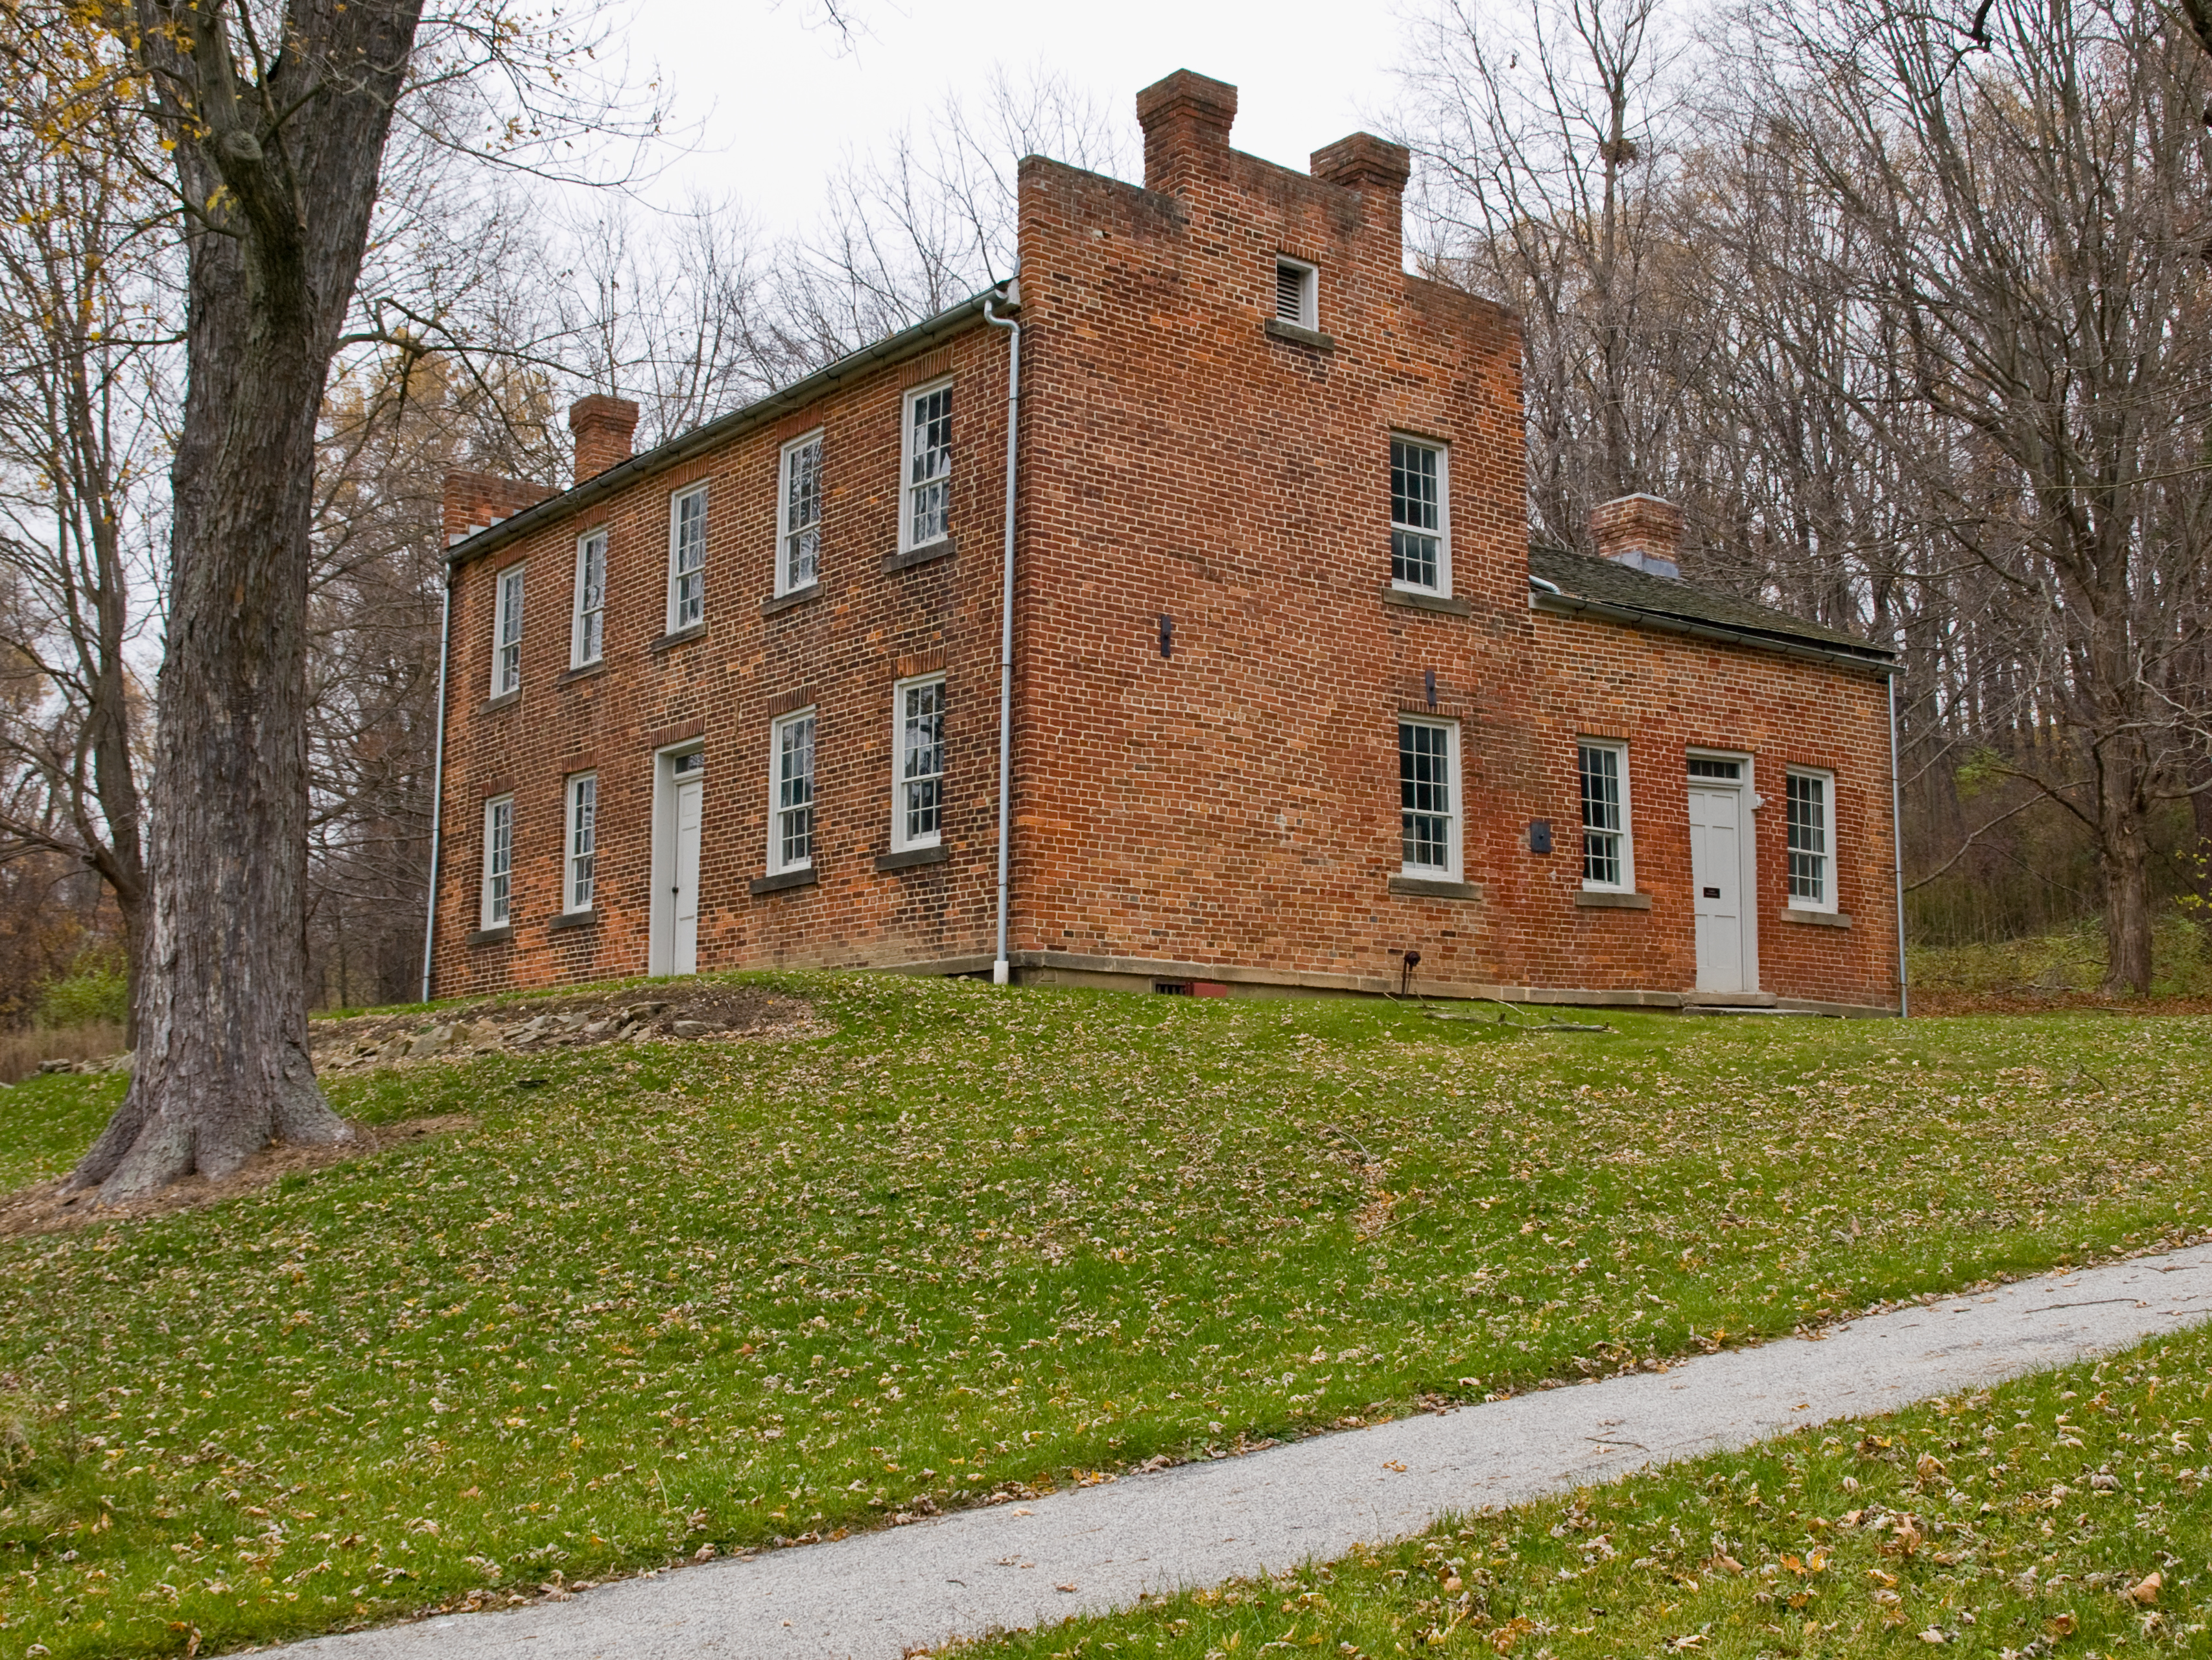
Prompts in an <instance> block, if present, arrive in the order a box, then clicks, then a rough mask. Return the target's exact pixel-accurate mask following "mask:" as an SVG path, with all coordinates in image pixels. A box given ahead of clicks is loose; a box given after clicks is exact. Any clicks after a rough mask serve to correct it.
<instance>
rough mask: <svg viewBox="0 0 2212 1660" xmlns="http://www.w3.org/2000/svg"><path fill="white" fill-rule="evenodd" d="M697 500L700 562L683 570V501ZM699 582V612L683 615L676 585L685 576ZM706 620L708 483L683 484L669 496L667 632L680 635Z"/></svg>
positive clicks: (682, 603)
mask: <svg viewBox="0 0 2212 1660" xmlns="http://www.w3.org/2000/svg"><path fill="white" fill-rule="evenodd" d="M685 502H698V503H699V563H698V566H697V567H696V569H694V570H691V571H688V572H687V571H684V570H682V569H679V568H678V564H677V560H678V556H680V555H681V554H682V552H683V536H684V503H685ZM687 575H689V576H690V577H691V578H692V579H693V580H694V581H696V582H697V583H698V585H699V591H698V594H697V596H696V609H697V611H698V615H697V616H696V617H685V616H684V609H685V605H684V601H683V600H682V599H679V598H678V586H679V584H680V583H681V581H682V580H683V578H684V577H685V576H687ZM706 620H707V486H706V485H705V484H704V483H697V484H686V485H685V486H684V488H683V489H680V490H676V491H673V492H671V494H670V496H669V498H668V632H669V633H671V634H679V633H681V632H682V631H683V630H684V629H690V628H697V627H699V626H700V625H701V624H702V623H705V622H706Z"/></svg>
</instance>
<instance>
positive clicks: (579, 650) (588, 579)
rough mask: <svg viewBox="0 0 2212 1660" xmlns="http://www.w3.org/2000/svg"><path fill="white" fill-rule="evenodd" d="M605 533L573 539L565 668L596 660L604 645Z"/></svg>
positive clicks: (598, 532)
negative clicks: (572, 606)
mask: <svg viewBox="0 0 2212 1660" xmlns="http://www.w3.org/2000/svg"><path fill="white" fill-rule="evenodd" d="M606 611H607V533H606V532H605V531H603V530H595V531H593V532H591V533H590V534H589V535H587V536H580V537H578V538H576V615H575V620H574V623H573V625H572V626H571V627H570V629H569V633H568V666H569V667H570V668H572V669H580V668H582V667H583V666H584V665H586V663H596V662H598V661H599V653H600V651H601V649H602V648H604V647H605V644H606Z"/></svg>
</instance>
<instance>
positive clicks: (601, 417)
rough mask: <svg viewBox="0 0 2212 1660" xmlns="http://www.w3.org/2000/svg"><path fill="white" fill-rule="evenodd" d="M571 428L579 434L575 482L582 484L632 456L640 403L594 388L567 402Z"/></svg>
mask: <svg viewBox="0 0 2212 1660" xmlns="http://www.w3.org/2000/svg"><path fill="white" fill-rule="evenodd" d="M568 430H569V431H570V432H573V433H574V434H575V435H576V482H577V483H583V482H584V481H585V480H586V478H596V477H599V475H600V474H601V473H603V472H605V471H606V470H607V469H608V468H609V467H612V466H619V465H621V464H622V463H623V462H624V461H627V460H629V453H630V440H631V438H632V436H633V435H635V433H636V431H637V405H636V404H633V403H631V402H630V401H629V398H610V397H608V396H607V395H606V394H605V393H604V392H593V393H592V395H591V396H590V397H588V398H578V399H577V400H576V401H575V402H574V403H573V404H569V405H568Z"/></svg>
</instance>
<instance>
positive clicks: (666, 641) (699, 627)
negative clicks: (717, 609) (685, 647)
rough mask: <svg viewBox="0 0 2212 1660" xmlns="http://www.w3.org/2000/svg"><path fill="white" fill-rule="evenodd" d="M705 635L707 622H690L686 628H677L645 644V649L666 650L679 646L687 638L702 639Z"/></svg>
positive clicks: (655, 651) (657, 651) (651, 650)
mask: <svg viewBox="0 0 2212 1660" xmlns="http://www.w3.org/2000/svg"><path fill="white" fill-rule="evenodd" d="M706 637H707V624H706V623H705V622H703V621H701V622H697V623H692V624H691V626H690V628H688V629H675V630H674V631H673V632H671V633H668V634H664V635H661V636H660V638H659V639H658V640H656V641H654V642H653V643H652V644H651V645H649V646H647V648H646V650H647V651H649V652H653V653H656V654H657V653H659V652H664V651H666V650H667V649H668V648H670V647H671V646H680V645H682V644H683V643H684V642H685V641H687V640H703V639H705V638H706Z"/></svg>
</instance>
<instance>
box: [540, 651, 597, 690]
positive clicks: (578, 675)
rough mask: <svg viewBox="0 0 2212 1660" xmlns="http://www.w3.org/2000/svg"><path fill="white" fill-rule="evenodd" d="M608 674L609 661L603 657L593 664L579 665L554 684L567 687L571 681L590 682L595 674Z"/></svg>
mask: <svg viewBox="0 0 2212 1660" xmlns="http://www.w3.org/2000/svg"><path fill="white" fill-rule="evenodd" d="M605 672H607V660H606V659H605V658H604V657H602V658H599V659H597V660H594V661H592V662H589V663H579V664H577V665H576V666H575V667H574V668H573V669H570V670H569V671H568V672H567V673H566V674H564V675H562V677H561V678H559V679H558V680H556V681H555V682H554V683H553V684H555V685H556V686H565V685H567V684H569V682H571V681H574V680H588V679H590V678H592V676H593V675H595V674H605Z"/></svg>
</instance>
